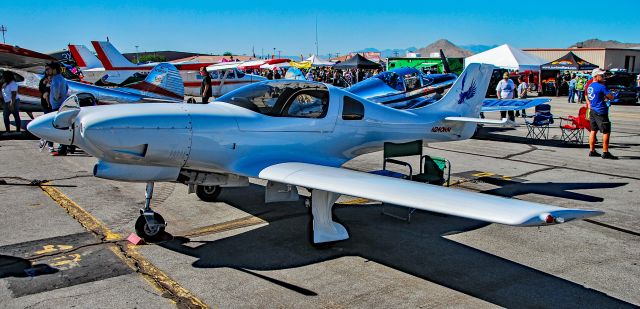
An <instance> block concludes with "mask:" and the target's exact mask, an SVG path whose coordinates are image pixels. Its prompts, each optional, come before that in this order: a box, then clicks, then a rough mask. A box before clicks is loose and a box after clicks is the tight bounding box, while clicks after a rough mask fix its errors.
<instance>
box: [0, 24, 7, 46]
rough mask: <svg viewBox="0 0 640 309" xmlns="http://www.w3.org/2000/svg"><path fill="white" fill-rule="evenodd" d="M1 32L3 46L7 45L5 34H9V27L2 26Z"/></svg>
mask: <svg viewBox="0 0 640 309" xmlns="http://www.w3.org/2000/svg"><path fill="white" fill-rule="evenodd" d="M0 31H1V32H2V44H7V42H6V41H5V40H4V34H5V33H6V32H7V27H6V26H5V25H2V26H0Z"/></svg>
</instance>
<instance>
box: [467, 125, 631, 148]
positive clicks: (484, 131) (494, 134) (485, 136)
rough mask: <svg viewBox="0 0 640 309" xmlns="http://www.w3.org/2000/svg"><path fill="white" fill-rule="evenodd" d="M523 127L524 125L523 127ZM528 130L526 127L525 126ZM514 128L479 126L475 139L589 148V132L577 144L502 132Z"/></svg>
mask: <svg viewBox="0 0 640 309" xmlns="http://www.w3.org/2000/svg"><path fill="white" fill-rule="evenodd" d="M521 128H522V127H521ZM524 129H525V130H526V127H524ZM512 130H513V129H512V128H499V127H482V128H478V131H477V132H476V134H475V135H474V136H473V138H475V139H479V140H490V141H498V142H509V143H518V144H527V145H540V146H550V147H557V148H585V149H588V148H589V136H588V132H585V134H586V135H585V137H584V143H583V144H576V143H566V142H564V141H562V140H560V139H555V138H553V137H552V135H553V134H551V133H550V134H549V139H547V140H545V139H535V138H527V137H522V136H513V135H504V134H500V133H501V132H505V131H512ZM598 138H599V142H602V136H601V135H599V136H598ZM635 146H640V144H636V143H615V142H613V143H610V144H609V148H611V149H627V148H631V147H635Z"/></svg>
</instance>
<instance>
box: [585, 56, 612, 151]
mask: <svg viewBox="0 0 640 309" xmlns="http://www.w3.org/2000/svg"><path fill="white" fill-rule="evenodd" d="M591 76H592V77H593V82H592V83H591V84H590V85H589V87H587V98H588V102H589V108H590V112H589V121H590V123H591V134H590V135H589V156H590V157H598V156H602V158H603V159H612V160H616V159H618V157H616V156H614V155H612V154H611V153H610V152H609V135H610V134H611V121H610V120H609V105H608V104H607V102H605V99H606V100H611V99H613V95H612V94H611V93H610V92H609V90H608V89H607V87H606V86H605V85H604V70H601V69H599V68H597V69H594V70H593V72H592V73H591ZM598 131H600V132H602V155H600V154H599V153H598V152H597V151H596V134H597V133H598Z"/></svg>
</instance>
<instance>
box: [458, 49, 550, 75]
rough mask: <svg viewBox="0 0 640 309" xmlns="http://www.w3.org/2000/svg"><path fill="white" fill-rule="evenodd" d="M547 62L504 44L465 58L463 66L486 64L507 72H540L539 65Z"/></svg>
mask: <svg viewBox="0 0 640 309" xmlns="http://www.w3.org/2000/svg"><path fill="white" fill-rule="evenodd" d="M547 62H549V61H547V60H546V59H542V58H540V57H538V56H536V55H533V54H530V53H527V52H524V51H522V50H520V49H517V48H514V47H512V46H509V45H508V44H504V45H500V46H498V47H496V48H492V49H490V50H487V51H485V52H481V53H479V54H475V55H473V56H469V57H467V58H465V59H464V66H465V67H467V66H468V65H469V64H470V63H488V64H493V65H495V66H496V67H499V68H503V69H508V70H520V71H526V70H532V71H540V65H542V64H545V63H547Z"/></svg>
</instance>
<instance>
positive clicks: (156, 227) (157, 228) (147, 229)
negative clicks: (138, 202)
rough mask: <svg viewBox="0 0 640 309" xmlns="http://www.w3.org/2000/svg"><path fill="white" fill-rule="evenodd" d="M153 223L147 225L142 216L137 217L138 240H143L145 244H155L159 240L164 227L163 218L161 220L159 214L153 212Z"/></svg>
mask: <svg viewBox="0 0 640 309" xmlns="http://www.w3.org/2000/svg"><path fill="white" fill-rule="evenodd" d="M153 221H155V223H154V224H152V225H149V224H148V223H147V219H146V218H145V216H144V215H141V216H140V217H138V220H136V235H138V236H140V238H142V239H144V240H145V241H146V242H151V243H153V242H157V241H158V240H160V236H161V235H162V232H164V228H165V226H166V223H165V221H164V218H162V216H161V215H160V214H158V213H155V212H154V213H153Z"/></svg>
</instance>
